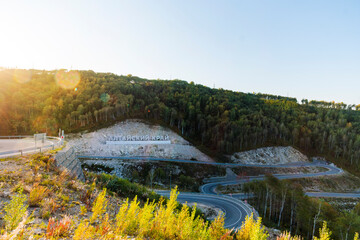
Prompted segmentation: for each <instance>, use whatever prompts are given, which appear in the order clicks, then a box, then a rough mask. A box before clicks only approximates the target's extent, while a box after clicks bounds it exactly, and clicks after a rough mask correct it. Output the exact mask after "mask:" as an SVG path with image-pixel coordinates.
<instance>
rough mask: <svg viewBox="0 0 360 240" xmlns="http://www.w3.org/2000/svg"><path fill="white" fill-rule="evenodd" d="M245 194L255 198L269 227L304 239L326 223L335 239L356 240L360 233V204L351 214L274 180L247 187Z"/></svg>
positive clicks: (296, 186)
mask: <svg viewBox="0 0 360 240" xmlns="http://www.w3.org/2000/svg"><path fill="white" fill-rule="evenodd" d="M244 191H245V192H248V193H252V194H254V197H253V198H251V199H250V200H249V201H250V203H251V205H252V206H254V207H255V208H256V209H257V210H258V212H259V214H260V216H262V218H263V219H264V222H265V223H266V225H267V226H273V227H276V228H278V227H282V228H284V229H287V230H289V231H290V233H291V234H295V235H301V236H302V237H304V238H305V239H313V237H314V236H315V235H316V233H317V232H318V229H319V228H320V227H321V226H322V223H323V221H327V223H328V226H329V228H330V229H331V231H332V233H333V237H334V238H335V239H343V240H348V239H354V236H355V233H356V231H359V229H360V203H358V204H357V205H356V206H355V207H353V209H352V210H351V211H347V210H346V211H340V210H338V209H336V208H334V207H333V206H332V205H330V204H329V203H327V202H325V201H323V200H321V199H316V198H310V197H307V196H306V195H305V194H304V192H303V190H302V186H300V185H298V184H294V183H292V182H291V181H288V180H284V181H280V180H279V179H277V178H275V177H273V176H267V178H266V180H265V181H261V182H250V183H246V184H245V186H244Z"/></svg>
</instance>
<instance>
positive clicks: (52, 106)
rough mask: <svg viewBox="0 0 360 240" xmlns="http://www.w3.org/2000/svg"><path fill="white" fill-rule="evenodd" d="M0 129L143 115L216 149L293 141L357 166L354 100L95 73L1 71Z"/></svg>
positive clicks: (359, 129)
mask: <svg viewBox="0 0 360 240" xmlns="http://www.w3.org/2000/svg"><path fill="white" fill-rule="evenodd" d="M0 83H1V88H0V116H1V118H0V135H7V134H23V133H33V132H43V131H46V132H47V133H48V134H57V130H58V128H59V127H61V128H63V129H65V131H66V132H71V131H76V130H79V129H87V128H92V127H97V126H102V125H106V124H110V123H111V122H114V121H115V120H119V119H124V118H143V119H151V120H154V121H158V122H162V123H163V124H167V125H168V126H170V127H172V128H173V129H175V128H177V129H178V131H179V132H180V133H181V134H182V135H183V136H185V137H187V138H188V139H191V140H192V141H193V142H194V143H196V144H198V145H204V146H205V147H207V148H209V149H212V150H216V151H218V152H222V153H231V152H234V151H242V150H246V149H251V148H255V147H261V146H268V145H293V146H295V147H297V148H299V149H301V150H302V151H304V152H306V153H316V154H323V155H325V156H327V157H330V158H332V159H336V161H337V162H338V163H339V164H341V165H342V166H343V167H346V168H347V169H352V170H356V169H357V170H359V169H360V164H359V158H360V111H359V109H360V105H358V106H354V105H349V106H348V105H346V104H343V103H334V102H318V101H308V100H302V101H301V104H299V103H298V102H297V100H296V99H294V98H285V97H280V96H272V95H265V94H246V93H241V92H233V91H228V90H223V89H211V88H208V87H205V86H202V85H196V84H194V83H192V82H191V83H187V82H185V81H180V80H171V81H165V80H162V81H159V80H147V79H141V78H138V77H134V76H131V75H128V76H118V75H115V74H112V73H95V72H93V71H79V72H78V71H67V70H59V71H40V70H10V69H7V70H2V71H0Z"/></svg>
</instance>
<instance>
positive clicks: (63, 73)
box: [55, 70, 80, 89]
mask: <svg viewBox="0 0 360 240" xmlns="http://www.w3.org/2000/svg"><path fill="white" fill-rule="evenodd" d="M55 79H56V83H57V84H58V85H59V86H60V87H62V88H65V89H75V88H76V86H77V85H78V84H79V82H80V74H79V72H78V71H69V72H68V71H67V70H59V71H57V73H56V74H55Z"/></svg>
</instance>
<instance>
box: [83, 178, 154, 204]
mask: <svg viewBox="0 0 360 240" xmlns="http://www.w3.org/2000/svg"><path fill="white" fill-rule="evenodd" d="M87 176H88V178H89V179H96V183H97V184H98V185H99V186H101V187H104V188H107V189H108V190H110V191H112V192H115V193H117V194H118V195H119V196H123V197H129V198H134V197H135V196H137V197H138V198H140V199H142V200H144V201H146V199H150V200H151V201H152V200H156V201H157V200H159V199H160V195H158V194H156V193H155V192H153V191H150V190H149V189H147V188H146V187H144V186H143V185H140V184H137V183H132V182H130V181H128V180H126V179H122V178H119V177H116V176H114V175H109V174H105V173H101V174H95V173H90V172H89V173H87Z"/></svg>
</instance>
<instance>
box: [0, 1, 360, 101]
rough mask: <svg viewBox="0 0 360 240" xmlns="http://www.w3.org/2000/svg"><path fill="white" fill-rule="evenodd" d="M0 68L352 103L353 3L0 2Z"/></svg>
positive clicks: (359, 38)
mask: <svg viewBox="0 0 360 240" xmlns="http://www.w3.org/2000/svg"><path fill="white" fill-rule="evenodd" d="M0 66H2V67H6V68H26V69H28V68H35V69H46V70H54V69H61V68H66V69H79V70H94V71H96V72H112V73H116V74H119V75H127V74H132V75H134V76H139V77H144V78H149V79H181V80H185V81H188V82H190V81H193V82H195V83H196V84H202V85H206V86H209V87H215V88H224V89H230V90H234V91H239V92H250V93H252V92H255V93H258V92H261V93H268V94H274V95H282V96H289V97H296V98H297V99H298V101H300V100H301V99H304V98H306V99H309V100H311V99H314V100H325V101H336V102H345V103H347V104H360V93H359V90H360V1H358V0H353V1H352V0H348V1H341V0H338V1H332V0H325V1H322V0H317V1H313V0H292V1H290V0H286V1H280V0H272V1H270V0H262V1H260V0H251V1H250V0H247V1H242V0H234V1H231V0H217V1H212V0H128V1H125V0H117V1H108V0H105V1H104V0H103V1H100V0H99V1H91V0H86V1H80V0H79V1H64V0H62V1H56V0H54V1H45V0H44V1H38V0H33V1H25V0H24V1H18V0H12V1H5V0H0ZM0 86H1V81H0Z"/></svg>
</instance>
